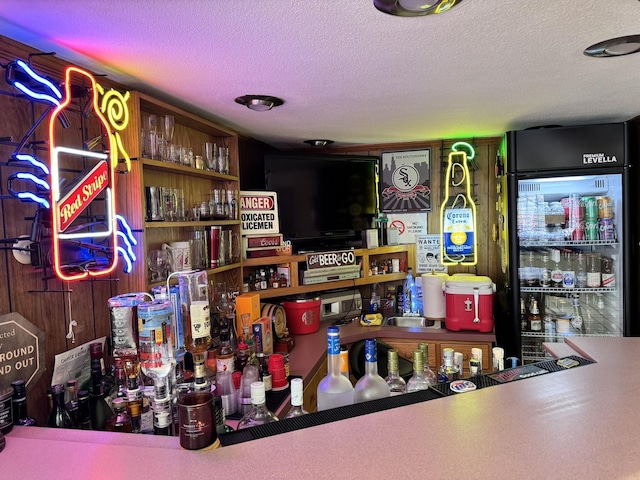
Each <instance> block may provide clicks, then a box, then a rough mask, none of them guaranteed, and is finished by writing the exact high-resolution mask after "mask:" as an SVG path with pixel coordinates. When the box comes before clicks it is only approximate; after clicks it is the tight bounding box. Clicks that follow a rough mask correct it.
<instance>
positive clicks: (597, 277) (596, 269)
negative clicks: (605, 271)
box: [587, 253, 602, 288]
mask: <svg viewBox="0 0 640 480" xmlns="http://www.w3.org/2000/svg"><path fill="white" fill-rule="evenodd" d="M601 285H602V279H601V274H600V257H599V256H598V255H596V254H594V253H592V254H590V255H589V256H588V257H587V287H589V288H600V286H601Z"/></svg>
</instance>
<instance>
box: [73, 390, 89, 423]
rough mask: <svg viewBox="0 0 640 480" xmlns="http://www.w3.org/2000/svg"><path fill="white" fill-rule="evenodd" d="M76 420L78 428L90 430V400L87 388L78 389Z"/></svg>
mask: <svg viewBox="0 0 640 480" xmlns="http://www.w3.org/2000/svg"><path fill="white" fill-rule="evenodd" d="M76 421H77V423H78V428H79V429H80V430H91V400H90V396H89V391H88V390H80V391H78V411H77V413H76Z"/></svg>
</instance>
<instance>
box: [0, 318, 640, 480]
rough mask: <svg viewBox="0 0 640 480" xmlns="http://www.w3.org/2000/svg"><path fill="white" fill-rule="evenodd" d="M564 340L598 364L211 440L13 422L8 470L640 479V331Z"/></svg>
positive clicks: (97, 474)
mask: <svg viewBox="0 0 640 480" xmlns="http://www.w3.org/2000/svg"><path fill="white" fill-rule="evenodd" d="M345 335H346V331H345ZM566 342H567V344H568V345H569V346H570V347H571V348H572V349H573V350H574V351H575V352H577V353H578V354H579V355H581V356H584V357H585V358H589V359H591V360H594V361H595V362H597V363H593V364H589V365H583V366H580V367H576V368H572V369H568V370H564V371H559V372H554V373H550V374H547V375H540V376H535V377H531V378H527V379H524V380H519V381H515V382H511V383H506V384H502V385H497V386H493V387H488V388H483V389H478V390H475V391H472V392H468V393H462V394H456V395H450V396H447V397H444V398H439V399H435V400H431V401H427V402H421V403H415V404H412V405H407V406H403V407H398V408H392V409H389V410H384V411H381V412H377V413H372V414H368V415H361V416H358V417H353V418H349V419H346V420H342V421H337V422H331V423H326V424H323V425H319V426H314V427H309V428H305V429H301V430H296V431H293V432H288V433H284V434H279V435H274V436H271V437H266V438H262V439H259V440H254V441H249V442H244V443H239V444H236V445H232V446H226V447H221V448H218V449H214V450H201V451H187V450H183V449H181V448H180V447H179V444H178V439H177V438H176V437H153V436H146V435H132V434H122V433H111V432H85V431H76V430H58V429H50V428H39V427H14V428H13V430H12V431H11V432H9V434H8V435H7V436H6V440H7V445H6V448H5V450H4V451H3V452H2V453H0V469H1V472H2V478H7V479H9V478H45V477H46V478H55V479H66V478H73V479H77V478H91V479H99V478H109V479H127V478H136V477H139V476H144V478H149V479H165V478H166V479H176V478H182V479H185V478H239V477H240V476H246V475H251V476H252V477H254V478H260V479H283V478H284V479H286V478H295V479H325V478H326V479H330V478H331V479H335V478H342V477H344V476H347V475H348V476H349V478H367V479H400V478H402V479H413V478H416V479H418V478H420V479H424V478H432V479H433V478H435V479H440V478H442V479H520V478H527V479H538V478H539V479H550V478H553V479H555V478H560V479H613V478H640V458H639V457H638V454H637V452H638V451H640V408H638V399H640V373H638V371H639V370H638V368H635V367H636V366H637V363H638V360H637V352H638V351H639V349H640V339H638V338H613V337H612V338H607V337H599V338H580V337H574V338H567V339H566ZM303 343H304V342H303ZM300 346H301V345H300V344H298V345H297V346H296V349H298V348H299V347H300ZM294 351H295V350H294Z"/></svg>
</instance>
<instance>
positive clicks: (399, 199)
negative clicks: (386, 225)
mask: <svg viewBox="0 0 640 480" xmlns="http://www.w3.org/2000/svg"><path fill="white" fill-rule="evenodd" d="M380 192H381V195H380V202H381V205H380V208H381V210H382V211H383V212H386V213H394V212H395V213H411V212H430V211H431V149H430V148H424V149H421V150H402V151H396V152H382V174H381V175H380Z"/></svg>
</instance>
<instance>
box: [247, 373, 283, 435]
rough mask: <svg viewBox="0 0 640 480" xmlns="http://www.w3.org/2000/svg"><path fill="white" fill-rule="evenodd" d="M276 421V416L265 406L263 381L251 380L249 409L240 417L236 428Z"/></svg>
mask: <svg viewBox="0 0 640 480" xmlns="http://www.w3.org/2000/svg"><path fill="white" fill-rule="evenodd" d="M277 421H278V417H276V416H275V415H274V413H273V412H271V411H270V410H269V409H268V408H267V403H266V397H265V391H264V383H262V382H253V383H252V384H251V410H250V411H249V413H247V414H246V415H244V416H243V417H242V418H241V419H240V422H239V423H238V430H240V429H241V428H249V427H255V426H257V425H264V424H265V423H271V422H277Z"/></svg>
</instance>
